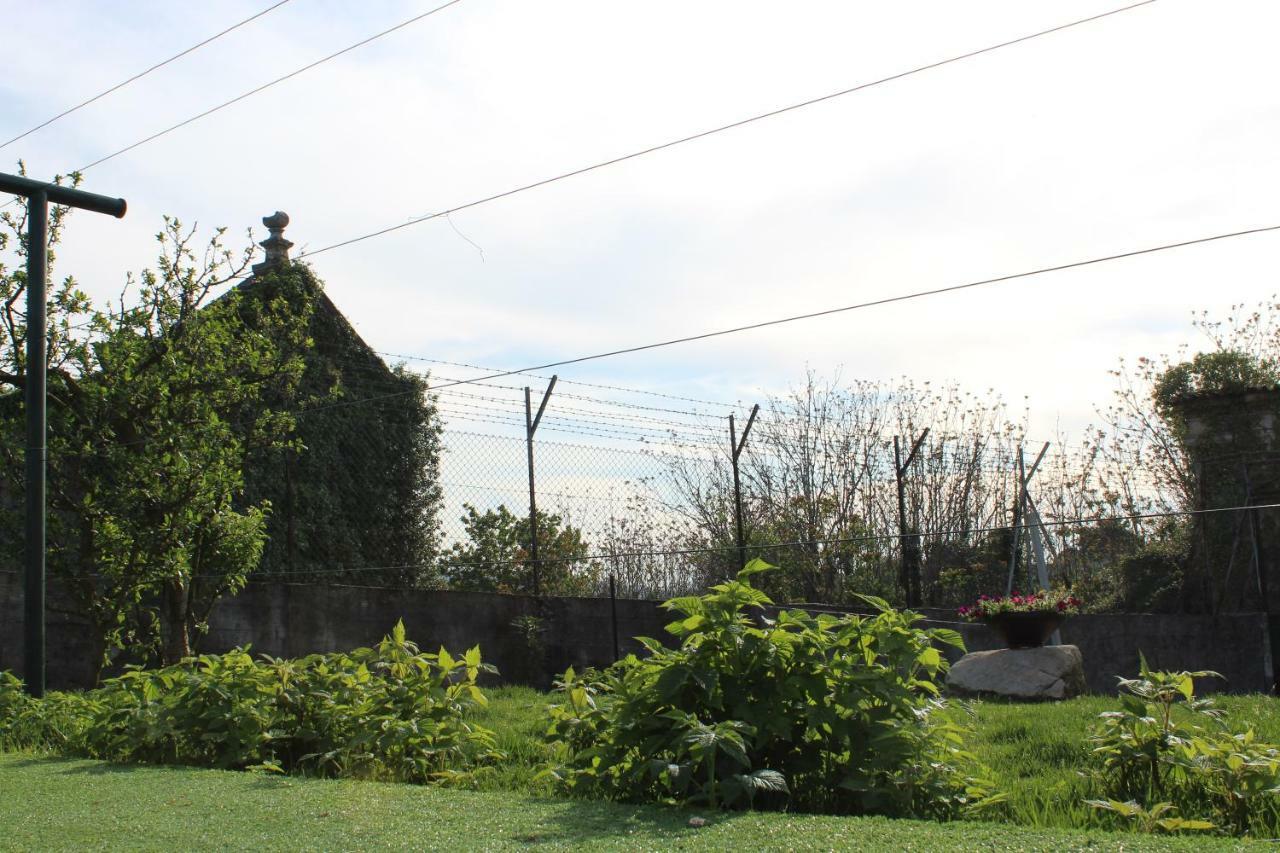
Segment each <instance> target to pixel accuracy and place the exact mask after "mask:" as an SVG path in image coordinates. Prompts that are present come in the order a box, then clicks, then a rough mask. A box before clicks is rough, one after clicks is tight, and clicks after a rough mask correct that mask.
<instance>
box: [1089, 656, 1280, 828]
mask: <svg viewBox="0 0 1280 853" xmlns="http://www.w3.org/2000/svg"><path fill="white" fill-rule="evenodd" d="M1211 676H1212V677H1221V676H1217V674H1216V673H1212V672H1207V671H1206V672H1172V673H1171V672H1158V671H1153V670H1151V669H1149V668H1148V667H1147V662H1146V660H1145V659H1143V660H1142V669H1141V673H1140V675H1139V677H1138V678H1136V679H1122V680H1121V682H1120V687H1121V691H1122V692H1121V695H1120V700H1121V706H1122V707H1121V710H1119V711H1108V712H1106V713H1103V714H1102V715H1101V717H1102V723H1101V725H1100V726H1099V727H1098V728H1097V729H1096V730H1095V731H1094V733H1093V736H1092V738H1091V740H1092V742H1093V744H1094V750H1093V752H1094V756H1095V757H1096V759H1097V760H1098V763H1099V781H1100V782H1101V785H1102V788H1103V790H1104V791H1105V793H1106V794H1107V796H1108V797H1109V799H1107V800H1099V801H1091V802H1090V805H1093V806H1094V807H1095V808H1101V809H1106V810H1108V811H1113V812H1116V813H1118V814H1120V815H1121V816H1122V817H1125V818H1126V819H1129V820H1132V821H1135V822H1136V823H1137V824H1138V825H1140V826H1142V827H1144V828H1146V829H1148V830H1149V831H1152V828H1153V827H1154V828H1155V829H1160V830H1162V831H1177V830H1180V829H1206V828H1210V827H1214V826H1217V827H1222V828H1224V829H1227V830H1230V831H1231V832H1233V833H1234V834H1236V835H1245V834H1247V833H1250V832H1253V831H1258V832H1263V833H1267V834H1274V831H1275V829H1276V828H1277V827H1280V749H1277V748H1276V747H1274V746H1271V745H1269V744H1264V743H1259V742H1258V741H1257V740H1256V737H1255V735H1254V733H1253V730H1252V729H1249V730H1247V731H1245V732H1243V733H1240V734H1232V733H1229V732H1226V731H1224V730H1223V729H1222V728H1221V726H1220V725H1213V726H1210V727H1206V726H1205V725H1201V723H1202V722H1203V723H1214V724H1217V723H1218V719H1219V717H1220V716H1221V712H1220V711H1219V710H1218V709H1217V708H1215V707H1214V705H1213V701H1212V700H1211V699H1198V698H1196V696H1195V687H1194V679H1196V678H1204V677H1211ZM1110 798H1124V800H1123V801H1120V800H1118V799H1110ZM1144 804H1149V805H1144ZM1174 809H1176V810H1178V811H1181V812H1182V813H1184V814H1190V813H1196V814H1201V815H1204V816H1205V817H1207V818H1212V820H1211V821H1204V820H1183V819H1181V818H1177V817H1173V816H1170V817H1162V815H1164V814H1165V813H1166V812H1170V811H1171V810H1174Z"/></svg>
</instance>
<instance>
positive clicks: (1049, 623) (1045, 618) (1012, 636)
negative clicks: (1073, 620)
mask: <svg viewBox="0 0 1280 853" xmlns="http://www.w3.org/2000/svg"><path fill="white" fill-rule="evenodd" d="M1062 620H1063V616H1062V614H1060V613H1052V612H1049V611H1041V612H1036V613H1000V614H997V615H995V616H988V617H987V618H986V620H985V621H986V623H987V624H988V625H990V626H991V627H992V628H994V629H995V630H996V631H997V632H998V633H999V634H1000V636H1001V637H1003V638H1004V643H1005V645H1006V646H1008V647H1009V648H1011V649H1034V648H1037V647H1038V646H1043V645H1044V641H1045V640H1047V639H1049V637H1050V636H1051V635H1052V634H1053V632H1054V631H1056V630H1057V629H1058V626H1059V625H1061V624H1062Z"/></svg>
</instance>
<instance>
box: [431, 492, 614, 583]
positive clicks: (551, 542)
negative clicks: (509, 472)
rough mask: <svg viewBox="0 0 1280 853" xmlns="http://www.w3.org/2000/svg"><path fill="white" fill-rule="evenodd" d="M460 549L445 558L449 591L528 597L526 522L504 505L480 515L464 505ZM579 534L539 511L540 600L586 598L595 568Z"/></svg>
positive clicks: (453, 549) (530, 577)
mask: <svg viewBox="0 0 1280 853" xmlns="http://www.w3.org/2000/svg"><path fill="white" fill-rule="evenodd" d="M463 509H464V511H465V514H464V515H463V516H462V525H463V528H464V529H465V530H466V532H467V541H466V542H465V543H455V544H454V545H453V546H452V547H451V548H450V549H449V550H448V552H447V553H446V554H445V559H444V566H443V568H444V574H445V576H446V579H447V582H448V584H449V586H450V588H452V589H460V590H471V591H474V592H510V593H526V594H527V593H531V592H532V591H533V569H534V567H533V565H532V561H531V560H530V558H529V517H528V516H527V515H519V516H517V515H515V514H513V513H512V512H511V510H509V509H507V508H506V506H505V505H501V504H500V505H499V506H498V508H497V509H488V510H485V511H484V512H480V511H479V510H477V509H476V508H475V507H474V506H472V505H471V504H463ZM588 553H589V547H588V545H587V543H586V542H585V541H584V540H583V538H582V531H581V530H579V529H578V528H576V527H574V526H573V525H572V524H570V523H569V522H568V521H567V520H566V519H563V518H561V517H560V516H559V515H556V514H554V513H547V512H543V511H542V510H539V511H538V558H539V562H540V563H541V566H540V567H539V581H540V583H539V586H540V590H541V592H542V594H544V595H586V594H589V593H590V592H591V590H592V587H593V586H594V584H595V580H596V575H597V574H598V568H597V567H596V566H595V564H594V563H593V562H591V561H589V560H587V554H588Z"/></svg>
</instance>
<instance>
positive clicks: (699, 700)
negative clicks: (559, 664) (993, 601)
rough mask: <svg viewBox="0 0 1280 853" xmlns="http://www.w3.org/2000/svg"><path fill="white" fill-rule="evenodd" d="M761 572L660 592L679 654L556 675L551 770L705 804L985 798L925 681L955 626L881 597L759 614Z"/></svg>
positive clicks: (948, 806) (942, 803) (651, 646)
mask: <svg viewBox="0 0 1280 853" xmlns="http://www.w3.org/2000/svg"><path fill="white" fill-rule="evenodd" d="M771 568H772V567H771V566H768V565H766V564H765V563H763V562H761V561H759V560H754V561H752V562H751V563H750V564H749V565H748V566H747V567H746V568H745V569H743V570H742V571H741V572H739V573H738V575H737V578H736V579H735V580H732V581H729V582H727V583H723V584H720V585H718V586H714V587H712V588H711V590H710V591H709V592H708V593H707V594H706V595H703V596H700V597H684V598H675V599H672V600H670V601H668V602H666V604H664V605H663V606H664V607H665V608H666V609H668V610H670V611H673V612H674V613H676V614H678V618H677V619H676V621H674V622H672V623H671V624H669V625H668V626H667V631H668V632H670V633H671V634H673V635H675V636H677V637H680V638H681V646H680V648H678V649H668V648H665V647H663V646H662V645H661V644H660V643H658V642H657V641H656V640H653V639H650V638H646V637H641V638H639V640H640V642H641V643H643V644H644V646H645V647H646V648H647V649H648V654H647V656H646V657H644V658H643V659H640V658H637V657H636V656H634V655H630V656H628V657H626V658H624V659H623V660H621V661H619V662H618V663H616V664H614V665H613V666H611V667H609V668H608V669H606V670H604V671H603V672H600V673H595V672H587V673H585V674H583V675H578V674H577V673H575V672H574V671H573V670H572V669H570V670H569V671H567V672H566V673H565V675H564V681H563V682H562V683H561V684H560V685H559V687H560V689H561V691H562V693H563V697H564V703H563V704H561V705H558V706H553V708H552V718H553V723H552V726H551V728H550V730H549V732H548V736H549V737H550V738H551V739H553V740H554V741H556V742H558V743H561V744H563V745H564V748H565V749H566V752H567V756H568V757H567V760H566V763H565V765H564V766H562V767H559V768H556V769H554V770H552V771H549V772H550V773H551V774H552V775H554V776H555V777H556V778H558V779H559V780H560V781H561V782H562V783H563V785H564V786H565V787H567V788H568V789H569V790H571V791H576V792H579V793H586V794H596V795H603V796H606V797H610V798H616V799H626V800H638V801H644V800H667V799H674V800H677V801H680V802H686V803H701V804H705V805H707V806H710V807H712V808H716V807H722V806H723V807H763V808H780V807H784V806H789V807H793V808H798V809H804V810H811V811H824V812H834V813H871V812H875V813H886V814H907V815H919V816H930V817H950V816H952V815H955V814H957V813H959V812H961V811H963V810H965V809H967V808H969V807H971V806H972V805H973V804H974V803H975V802H977V801H983V800H984V799H988V797H987V795H988V794H989V792H988V791H987V790H986V789H985V787H984V786H983V785H982V784H981V783H979V782H976V781H975V780H973V779H971V778H968V777H966V775H965V773H964V772H963V769H962V768H964V767H965V766H967V765H970V764H971V763H972V756H970V755H968V754H967V753H965V752H964V751H963V750H961V749H960V747H959V745H958V744H959V742H960V731H959V728H958V726H957V725H956V724H955V723H954V722H953V721H952V720H951V719H950V718H949V717H948V716H947V715H945V714H943V713H940V712H941V711H942V708H943V704H942V702H941V700H940V699H938V689H937V686H936V685H935V684H934V682H933V679H935V678H936V677H938V676H939V675H941V674H942V673H943V671H944V670H945V668H946V663H945V661H944V660H943V658H942V655H941V654H940V653H939V651H938V649H937V648H935V646H934V643H935V642H941V643H948V644H951V645H955V646H961V645H962V643H961V640H960V637H959V635H958V634H956V633H955V632H954V631H947V630H933V631H929V630H923V629H920V628H917V627H915V622H916V621H918V619H919V618H920V617H918V616H916V615H915V614H911V613H900V612H897V611H895V610H893V609H891V608H890V607H889V606H888V605H887V604H885V603H884V602H883V601H880V600H878V599H868V601H869V603H871V604H873V605H874V606H875V607H876V608H877V610H878V611H879V612H878V614H877V615H875V616H871V617H861V616H841V617H837V616H833V615H829V614H823V615H818V616H813V615H810V614H809V613H806V612H804V611H798V610H796V611H782V612H781V613H779V614H778V616H777V618H776V619H768V618H766V617H765V616H764V614H763V613H762V612H760V611H761V610H762V609H763V606H764V605H766V604H769V603H771V602H770V600H769V598H768V597H767V596H766V595H765V594H764V593H763V592H761V591H760V590H758V589H756V588H754V587H753V586H752V585H751V581H750V579H751V577H752V576H753V575H755V574H758V573H760V572H763V571H766V570H768V569H771ZM994 799H995V798H989V801H994Z"/></svg>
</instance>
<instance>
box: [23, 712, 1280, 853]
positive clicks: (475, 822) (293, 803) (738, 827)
mask: <svg viewBox="0 0 1280 853" xmlns="http://www.w3.org/2000/svg"><path fill="white" fill-rule="evenodd" d="M487 692H488V695H489V697H490V704H489V706H488V707H487V708H484V709H481V710H479V711H478V712H477V713H476V714H475V715H474V719H475V721H476V722H478V723H480V724H482V725H484V726H486V727H488V728H490V729H492V730H493V731H494V732H495V733H496V735H497V738H498V746H499V748H500V749H501V750H502V751H503V752H505V753H506V754H507V760H506V761H504V762H503V763H502V764H500V765H498V766H496V767H492V768H488V769H486V770H484V771H482V772H481V773H479V774H478V775H477V776H476V777H475V778H473V779H472V780H470V781H469V782H468V783H467V785H468V788H469V790H461V789H457V788H439V787H421V786H413V785H398V784H383V783H376V782H363V781H325V780H314V779H302V778H297V777H285V778H281V777H274V776H264V775H258V774H251V773H234V772H224V771H214V770H197V769H189V768H167V767H140V766H119V765H110V764H104V763H101V762H92V761H79V760H66V759H56V758H48V757H44V756H36V755H31V754H8V755H2V754H0V849H14V848H16V849H70V848H79V847H83V846H86V845H88V846H96V847H101V846H103V845H106V846H110V847H113V848H115V847H128V848H145V849H175V848H176V849H187V848H214V847H216V848H248V847H253V848H263V849H278V848H287V849H297V848H319V849H366V848H376V847H390V848H397V849H403V848H430V849H438V848H445V847H448V848H455V849H502V848H517V847H529V846H536V847H548V848H557V847H560V848H563V847H590V848H591V849H628V850H634V849H732V848H737V849H739V850H760V849H787V850H794V849H859V850H865V849H881V850H882V849H903V850H945V849H970V850H972V849H983V850H997V849H998V850H1004V849H1008V850H1015V849H1016V850H1060V849H1070V850H1075V849H1121V848H1123V849H1126V850H1143V849H1185V850H1192V849H1234V848H1236V847H1239V846H1240V843H1239V842H1234V841H1231V840H1229V839H1222V838H1214V837H1208V836H1195V837H1189V838H1176V839H1164V838H1155V837H1150V836H1144V835H1138V834H1116V833H1109V832H1106V831H1103V830H1102V829H1099V828H1096V827H1099V826H1105V825H1106V824H1105V823H1103V824H1100V823H1099V816H1098V815H1097V814H1096V813H1094V812H1092V810H1090V809H1089V808H1088V807H1087V806H1083V805H1082V804H1081V802H1080V801H1081V800H1082V799H1083V797H1084V789H1085V786H1084V780H1083V779H1082V778H1081V776H1080V775H1079V772H1080V771H1081V770H1083V769H1085V768H1086V767H1087V766H1088V762H1089V756H1088V745H1087V741H1086V737H1087V733H1088V730H1089V728H1090V727H1091V726H1092V725H1093V724H1094V722H1095V721H1096V719H1097V716H1098V714H1099V713H1101V712H1102V711H1104V710H1108V709H1111V708H1114V707H1116V704H1117V703H1116V700H1115V699H1114V698H1108V697H1086V698H1081V699H1075V700H1072V701H1069V702H1061V703H1053V704H1042V705H1026V704H1006V703H999V702H979V703H974V704H973V705H971V706H969V707H970V708H971V713H972V714H973V719H972V723H973V726H974V729H975V737H974V738H973V739H972V741H971V742H970V743H969V748H970V749H971V750H972V751H973V752H974V753H976V754H977V755H978V756H979V757H980V758H981V759H982V761H983V762H984V763H985V764H986V765H987V766H988V767H989V768H990V770H991V774H992V776H993V778H994V781H995V782H996V787H997V789H999V790H1003V791H1006V792H1008V793H1009V795H1010V804H1009V818H1010V824H1012V825H1010V824H1006V823H995V822H982V823H961V822H957V823H951V824H937V823H924V822H919V821H908V820H888V819H883V818H841V817H820V816H808V815H795V814H780V813H732V814H728V813H723V814H715V815H706V814H702V813H699V812H698V811H696V810H681V809H676V808H672V807H660V806H626V805H618V804H613V803H604V802H588V801H581V800H567V799H562V798H561V799H558V798H556V797H554V796H553V793H554V792H553V791H552V790H551V788H550V784H549V783H548V782H545V781H536V780H535V776H536V775H537V773H538V771H539V770H540V769H541V767H542V766H544V765H545V764H546V763H548V762H554V761H555V760H556V758H557V756H556V754H555V752H554V749H553V748H552V747H550V746H548V745H547V744H546V743H545V742H544V741H543V739H542V734H543V731H544V730H545V728H546V726H547V724H548V717H547V714H546V711H545V708H546V705H547V704H548V703H549V702H551V701H554V697H553V696H549V695H548V694H545V693H540V692H538V691H535V690H530V689H528V688H518V687H504V688H497V689H492V690H490V691H487ZM1219 705H1220V706H1221V707H1222V708H1223V709H1224V710H1225V711H1226V712H1227V718H1226V722H1227V723H1228V725H1229V726H1230V727H1231V728H1232V729H1233V730H1236V731H1242V730H1244V729H1245V728H1253V729H1254V730H1255V731H1256V732H1257V734H1258V736H1259V738H1260V739H1262V740H1266V741H1270V742H1272V743H1275V742H1280V700H1278V699H1274V698H1269V697H1263V696H1244V697H1239V696H1236V697H1233V696H1226V697H1221V698H1220V699H1219ZM953 713H957V714H962V713H968V712H966V711H965V710H963V708H962V706H956V708H955V710H954V711H953ZM693 816H702V817H709V818H710V822H709V824H708V825H707V826H704V827H701V828H693V827H690V826H689V825H688V822H689V819H690V818H691V817H693ZM1072 827H1075V828H1072ZM1080 827H1084V828H1083V829H1081V828H1080Z"/></svg>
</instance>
